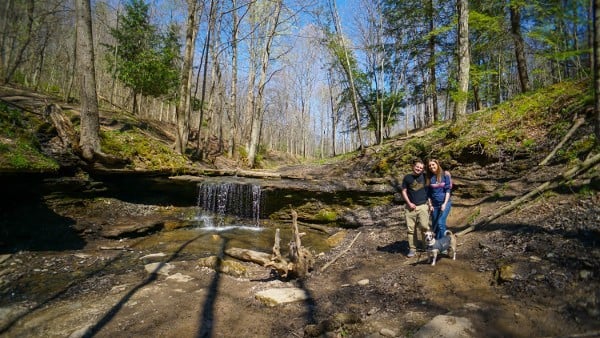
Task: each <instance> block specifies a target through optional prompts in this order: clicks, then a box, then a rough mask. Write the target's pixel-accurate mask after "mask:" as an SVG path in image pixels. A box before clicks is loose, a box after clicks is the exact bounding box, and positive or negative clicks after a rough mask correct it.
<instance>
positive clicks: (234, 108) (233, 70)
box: [227, 0, 239, 158]
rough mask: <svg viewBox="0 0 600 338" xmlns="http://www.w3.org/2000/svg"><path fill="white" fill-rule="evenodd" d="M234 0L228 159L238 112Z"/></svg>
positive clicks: (233, 150)
mask: <svg viewBox="0 0 600 338" xmlns="http://www.w3.org/2000/svg"><path fill="white" fill-rule="evenodd" d="M236 3H237V2H236V0H232V1H231V8H233V10H232V16H233V18H232V20H233V23H232V25H233V28H232V30H233V31H232V33H231V99H230V100H231V101H230V104H229V107H230V109H229V113H228V117H229V123H230V126H231V128H230V133H229V135H228V136H229V137H228V139H229V147H228V149H227V154H228V156H229V157H230V158H233V154H234V152H235V147H236V136H237V129H238V111H237V109H238V108H237V107H238V106H237V85H238V84H237V83H238V32H239V19H238V14H237V8H236V6H237V4H236Z"/></svg>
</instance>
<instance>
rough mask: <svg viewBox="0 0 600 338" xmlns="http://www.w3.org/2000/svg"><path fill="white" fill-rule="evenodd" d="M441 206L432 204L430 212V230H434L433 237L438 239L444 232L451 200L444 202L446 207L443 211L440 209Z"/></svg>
mask: <svg viewBox="0 0 600 338" xmlns="http://www.w3.org/2000/svg"><path fill="white" fill-rule="evenodd" d="M441 209H442V206H441V205H438V206H434V207H433V211H432V212H431V219H432V225H431V227H432V230H433V231H434V232H435V238H436V239H440V238H442V237H444V234H445V233H446V218H448V215H449V214H450V209H452V202H451V201H448V203H446V209H444V211H442V210H441Z"/></svg>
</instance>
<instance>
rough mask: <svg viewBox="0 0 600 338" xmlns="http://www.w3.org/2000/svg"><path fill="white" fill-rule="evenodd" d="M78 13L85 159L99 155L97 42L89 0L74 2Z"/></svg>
mask: <svg viewBox="0 0 600 338" xmlns="http://www.w3.org/2000/svg"><path fill="white" fill-rule="evenodd" d="M75 5H76V11H77V64H78V65H79V66H78V67H77V68H78V70H79V76H78V77H79V88H80V91H81V127H80V138H79V146H80V147H81V152H82V156H83V158H84V159H85V160H88V161H91V160H92V159H93V158H94V154H95V153H99V152H100V150H101V149H100V136H99V133H100V117H99V112H98V96H97V93H96V72H95V67H94V43H93V35H92V12H91V7H90V0H77V1H75Z"/></svg>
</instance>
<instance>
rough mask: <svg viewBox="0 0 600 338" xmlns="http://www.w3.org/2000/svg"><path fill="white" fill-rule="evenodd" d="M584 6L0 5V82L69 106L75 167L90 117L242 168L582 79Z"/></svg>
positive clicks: (93, 130) (326, 152)
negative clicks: (108, 118) (146, 123)
mask: <svg viewBox="0 0 600 338" xmlns="http://www.w3.org/2000/svg"><path fill="white" fill-rule="evenodd" d="M595 3H596V1H592V2H590V1H581V0H576V1H566V2H565V1H556V0H535V1H528V2H525V1H518V0H516V1H515V0H510V1H489V0H482V1H468V0H457V1H450V2H447V1H434V0H427V1H414V0H408V1H398V0H382V1H378V0H346V1H339V0H338V1H336V0H308V1H306V0H228V1H216V0H210V1H208V0H203V1H197V0H187V1H181V0H171V1H162V0H157V1H151V2H150V1H148V2H147V1H144V0H126V1H121V0H97V1H90V0H76V1H67V0H47V1H36V0H7V1H4V2H3V4H2V5H1V6H2V10H1V11H0V12H1V13H2V14H0V76H1V78H2V81H3V82H4V83H6V84H13V85H18V86H22V87H25V88H30V89H33V90H36V91H41V92H45V93H49V94H52V95H55V96H58V97H61V98H63V99H64V100H65V101H71V102H78V103H81V105H82V118H81V127H80V128H81V130H80V137H81V140H80V146H81V149H82V151H83V157H84V158H90V157H91V156H92V155H91V154H93V153H101V152H102V149H101V142H100V141H99V140H100V139H99V136H98V133H99V131H98V130H99V128H98V110H99V109H103V110H108V111H125V112H129V113H132V114H133V115H135V116H136V117H138V118H141V119H147V120H152V121H158V122H160V124H162V125H164V126H171V127H173V128H174V129H175V130H176V134H177V135H176V142H175V143H174V144H173V147H174V149H175V150H176V151H177V152H178V153H180V154H183V155H186V156H189V157H190V158H191V159H195V160H202V159H203V158H205V157H206V154H207V151H208V147H209V144H211V143H212V144H214V145H215V146H216V147H217V148H218V150H217V151H218V152H219V153H221V154H224V155H226V156H228V157H229V158H232V159H234V160H236V161H238V163H241V164H244V165H247V166H249V167H256V166H258V163H257V162H259V160H260V156H261V152H262V153H264V152H265V151H268V150H276V151H280V152H285V153H289V154H291V155H293V156H297V157H299V158H303V159H310V158H313V159H314V158H326V157H331V156H336V155H339V154H343V153H347V152H351V151H354V150H357V149H363V148H364V147H366V146H370V145H375V144H380V143H382V142H383V141H384V140H385V139H388V138H390V137H393V136H396V135H400V134H403V133H408V132H409V131H411V130H415V129H421V128H424V127H427V126H432V125H435V124H436V123H437V122H439V121H444V120H458V119H462V118H464V116H465V114H468V113H470V112H474V111H478V110H481V109H484V108H486V107H490V106H493V105H496V104H499V103H502V102H505V101H506V100H509V99H511V98H513V97H515V96H517V95H520V94H522V93H525V92H528V91H533V90H536V89H539V88H543V87H547V86H549V85H551V84H555V83H558V82H561V81H565V80H579V79H591V78H592V75H593V74H592V73H593V71H592V70H593V69H592V68H593V67H592V65H593V64H594V62H593V58H594V55H596V54H595V53H593V51H594V50H595V49H594V48H593V47H594V46H595V45H594V41H595V35H594V31H595V30H594V27H596V25H597V24H596V21H595V20H594V17H595V16H594V15H595V13H596V12H597V9H596V7H595ZM596 45H597V44H596ZM596 116H598V115H597V114H596ZM596 120H599V119H598V118H596ZM597 124H598V123H597ZM596 130H598V128H596ZM596 133H597V134H598V131H597V132H596Z"/></svg>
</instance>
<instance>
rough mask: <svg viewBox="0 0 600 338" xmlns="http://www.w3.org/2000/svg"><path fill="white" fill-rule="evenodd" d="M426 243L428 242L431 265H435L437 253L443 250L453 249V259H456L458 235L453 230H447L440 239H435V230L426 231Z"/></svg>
mask: <svg viewBox="0 0 600 338" xmlns="http://www.w3.org/2000/svg"><path fill="white" fill-rule="evenodd" d="M425 243H426V244H427V254H428V255H429V262H431V265H435V261H436V260H437V255H438V254H439V253H441V252H443V251H448V250H451V251H452V260H456V235H454V234H453V233H452V231H450V230H446V232H445V233H444V237H442V238H440V239H438V240H436V239H435V233H434V232H433V231H427V232H425ZM448 252H450V251H448Z"/></svg>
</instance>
